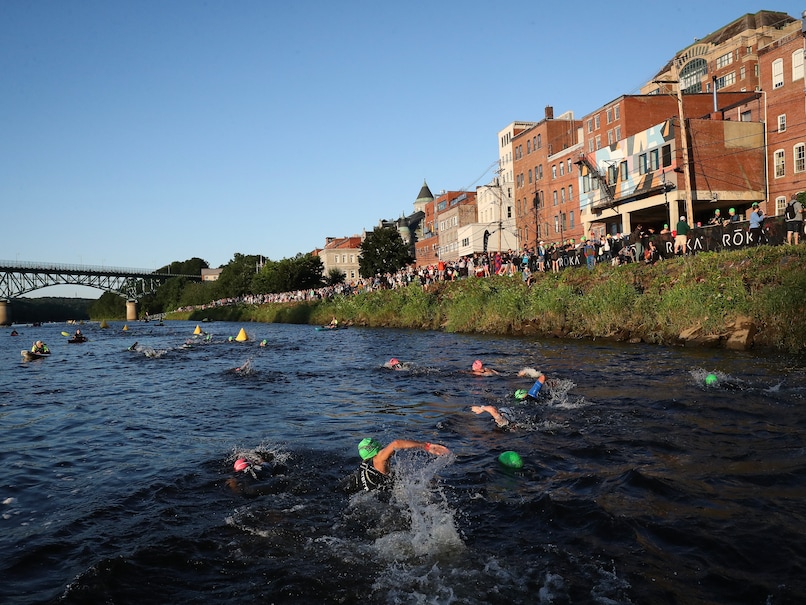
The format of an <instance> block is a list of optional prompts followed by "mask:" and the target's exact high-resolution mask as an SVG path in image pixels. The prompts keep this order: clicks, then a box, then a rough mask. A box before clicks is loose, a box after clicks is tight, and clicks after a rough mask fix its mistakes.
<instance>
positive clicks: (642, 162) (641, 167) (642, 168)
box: [638, 153, 646, 174]
mask: <svg viewBox="0 0 806 605" xmlns="http://www.w3.org/2000/svg"><path fill="white" fill-rule="evenodd" d="M638 174H646V154H645V153H642V154H641V155H639V156H638Z"/></svg>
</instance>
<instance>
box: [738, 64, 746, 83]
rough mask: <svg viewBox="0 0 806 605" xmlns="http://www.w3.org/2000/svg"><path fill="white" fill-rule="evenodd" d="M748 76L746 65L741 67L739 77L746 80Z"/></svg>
mask: <svg viewBox="0 0 806 605" xmlns="http://www.w3.org/2000/svg"><path fill="white" fill-rule="evenodd" d="M746 77H747V69H746V68H745V66H744V65H742V66H741V67H740V68H739V79H740V80H744V79H745V78H746Z"/></svg>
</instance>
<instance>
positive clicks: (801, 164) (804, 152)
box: [794, 143, 806, 173]
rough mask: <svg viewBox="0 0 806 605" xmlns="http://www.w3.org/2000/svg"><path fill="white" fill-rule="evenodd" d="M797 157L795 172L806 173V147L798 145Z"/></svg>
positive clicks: (796, 149) (796, 147) (796, 146)
mask: <svg viewBox="0 0 806 605" xmlns="http://www.w3.org/2000/svg"><path fill="white" fill-rule="evenodd" d="M794 152H795V153H794V155H795V162H794V166H795V172H796V173H798V172H806V145H804V144H803V143H798V144H797V145H795V149H794Z"/></svg>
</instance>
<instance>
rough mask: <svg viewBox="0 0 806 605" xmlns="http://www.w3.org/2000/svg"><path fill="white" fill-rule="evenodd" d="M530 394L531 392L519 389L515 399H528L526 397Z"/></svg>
mask: <svg viewBox="0 0 806 605" xmlns="http://www.w3.org/2000/svg"><path fill="white" fill-rule="evenodd" d="M528 394H529V391H527V390H526V389H518V390H517V391H515V399H518V400H520V399H526V396H527V395H528Z"/></svg>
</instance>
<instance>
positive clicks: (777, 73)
mask: <svg viewBox="0 0 806 605" xmlns="http://www.w3.org/2000/svg"><path fill="white" fill-rule="evenodd" d="M783 85H784V60H783V59H776V60H775V61H773V62H772V87H773V88H781V86H783Z"/></svg>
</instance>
